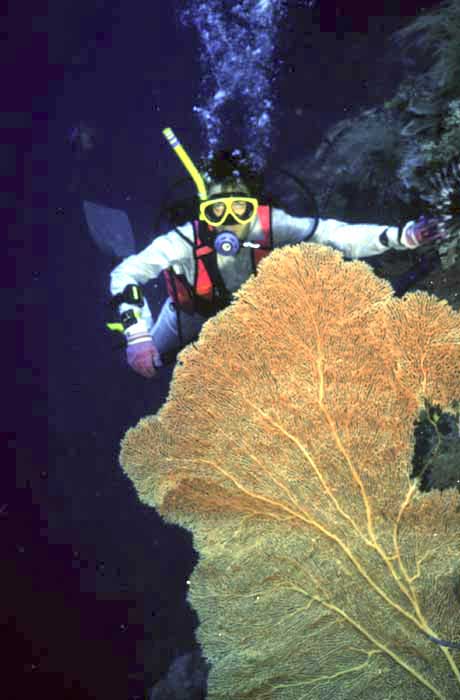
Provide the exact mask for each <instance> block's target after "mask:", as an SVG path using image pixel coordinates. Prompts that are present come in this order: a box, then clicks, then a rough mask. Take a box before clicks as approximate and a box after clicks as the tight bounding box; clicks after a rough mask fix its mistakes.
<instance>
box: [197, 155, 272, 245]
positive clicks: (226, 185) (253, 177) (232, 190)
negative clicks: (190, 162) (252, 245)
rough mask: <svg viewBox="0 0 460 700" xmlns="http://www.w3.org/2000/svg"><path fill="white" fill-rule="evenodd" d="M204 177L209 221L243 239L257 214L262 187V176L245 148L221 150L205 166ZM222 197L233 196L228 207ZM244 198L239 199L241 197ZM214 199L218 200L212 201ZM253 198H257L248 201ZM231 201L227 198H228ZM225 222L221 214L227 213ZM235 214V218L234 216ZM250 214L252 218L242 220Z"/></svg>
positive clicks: (217, 227)
mask: <svg viewBox="0 0 460 700" xmlns="http://www.w3.org/2000/svg"><path fill="white" fill-rule="evenodd" d="M202 174H203V179H204V181H205V182H206V186H207V194H208V201H209V202H210V208H209V209H207V211H208V212H209V214H210V216H209V220H208V223H210V224H211V225H213V226H214V228H215V229H216V231H217V232H218V233H219V232H220V231H223V230H225V231H233V232H234V233H236V235H237V236H238V238H244V237H245V236H246V234H247V232H248V231H249V228H250V226H251V223H252V221H253V220H254V217H255V215H256V213H257V201H256V200H257V197H258V195H259V193H260V191H261V189H262V178H261V175H260V173H258V172H257V171H256V170H255V169H254V168H252V167H251V166H250V165H249V163H248V160H247V158H246V156H245V154H244V152H243V151H241V150H240V149H235V150H233V151H225V150H223V151H218V152H216V153H215V154H214V155H213V157H212V158H211V159H210V160H208V161H206V162H205V164H204V167H203V168H202ZM219 196H220V197H221V198H228V197H232V198H233V200H232V201H230V202H229V204H228V207H227V206H226V205H225V204H224V203H222V202H219ZM239 197H240V198H241V199H238V198H239ZM213 199H215V200H216V203H215V204H212V200H213ZM251 199H253V200H254V201H252V202H251V201H248V200H251ZM227 201H228V200H227ZM225 214H227V215H226V216H225V219H224V220H223V221H222V216H223V215H225ZM235 217H236V218H235ZM248 217H249V221H248V222H246V223H243V222H242V221H238V220H237V219H242V220H243V221H244V220H245V219H246V218H248Z"/></svg>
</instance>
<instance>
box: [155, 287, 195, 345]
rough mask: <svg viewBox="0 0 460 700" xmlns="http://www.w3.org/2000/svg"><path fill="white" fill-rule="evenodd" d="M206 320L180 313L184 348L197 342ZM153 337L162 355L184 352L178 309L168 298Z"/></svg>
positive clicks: (157, 321) (156, 323)
mask: <svg viewBox="0 0 460 700" xmlns="http://www.w3.org/2000/svg"><path fill="white" fill-rule="evenodd" d="M205 321H206V319H205V318H204V317H203V316H200V314H193V315H190V314H186V313H184V312H180V327H181V335H182V341H183V346H185V345H187V344H188V343H190V342H191V341H192V340H195V339H196V338H197V337H198V335H199V333H200V330H201V327H202V325H203V323H204V322H205ZM151 335H152V339H153V342H154V344H155V346H156V347H157V349H158V351H159V352H160V354H161V355H163V354H168V355H169V354H172V353H173V352H174V351H177V352H179V350H182V347H180V342H179V330H178V327H177V314H176V309H175V308H174V305H173V303H172V301H171V299H170V298H169V297H168V298H167V299H166V301H165V302H164V304H163V306H162V308H161V311H160V313H159V315H158V318H157V320H156V322H155V324H154V325H153V328H152V330H151Z"/></svg>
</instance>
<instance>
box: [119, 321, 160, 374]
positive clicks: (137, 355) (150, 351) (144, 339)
mask: <svg viewBox="0 0 460 700" xmlns="http://www.w3.org/2000/svg"><path fill="white" fill-rule="evenodd" d="M136 325H137V324H136ZM132 328H133V327H132V326H131V328H130V330H131V329H132ZM126 341H127V346H126V359H127V361H128V365H129V366H130V367H131V369H133V370H134V371H135V372H137V373H138V374H140V375H142V376H143V377H145V378H146V379H152V378H153V377H154V376H155V375H156V367H161V366H162V362H161V357H160V353H159V351H158V349H157V348H156V346H155V345H154V343H153V340H152V337H151V335H150V334H149V333H148V332H147V331H146V330H139V331H138V332H136V331H134V332H133V331H131V332H130V333H126Z"/></svg>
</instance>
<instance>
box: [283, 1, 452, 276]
mask: <svg viewBox="0 0 460 700" xmlns="http://www.w3.org/2000/svg"><path fill="white" fill-rule="evenodd" d="M459 37H460V3H459V2H458V0H450V1H449V2H445V3H443V4H442V5H441V6H440V7H439V8H436V9H435V10H433V11H430V12H427V13H425V14H423V15H421V16H420V17H418V18H417V19H416V20H414V21H412V22H410V23H409V24H408V25H407V26H406V27H405V28H404V29H403V30H400V31H399V32H397V33H396V34H395V35H394V36H393V38H392V46H391V51H390V52H389V56H388V59H387V60H388V62H390V61H392V60H394V57H395V55H398V56H399V60H400V62H401V64H402V66H403V67H404V68H403V70H404V76H403V79H402V80H401V82H400V83H399V85H398V87H397V89H396V91H395V94H394V95H393V97H392V98H391V99H388V100H386V101H385V102H383V103H382V104H380V105H378V106H376V107H373V108H371V109H364V110H363V111H362V112H361V113H360V114H358V115H357V116H355V117H354V118H348V119H345V120H342V121H340V122H338V123H337V124H335V125H334V126H333V127H332V128H331V129H330V130H329V131H328V132H327V133H326V134H325V136H324V139H323V141H322V143H321V144H320V146H319V147H318V149H317V150H316V152H315V153H314V154H311V155H309V156H308V157H306V158H305V157H303V158H300V159H299V160H298V162H296V163H294V164H293V168H292V169H293V170H294V172H295V173H296V174H298V175H301V177H302V178H303V179H304V180H305V181H306V182H307V184H308V185H309V187H310V189H311V190H312V191H314V192H315V193H317V197H318V203H319V207H320V212H321V215H322V216H323V217H332V218H337V219H342V220H345V221H361V222H362V221H377V220H378V222H388V223H391V222H395V223H397V222H398V223H402V222H405V221H407V220H409V219H412V218H417V217H418V216H420V214H421V213H428V212H429V210H430V208H431V209H432V213H433V215H436V214H437V213H438V208H439V207H437V206H436V202H434V201H433V197H432V195H433V194H434V195H435V197H437V200H438V201H439V202H440V198H439V197H438V194H439V192H438V188H437V187H436V186H433V177H434V176H436V175H439V174H440V173H441V172H442V171H443V170H444V169H445V168H447V167H449V165H450V164H451V163H452V161H453V160H455V159H458V157H459V153H460V108H459V107H460V38H459ZM274 185H275V187H276V186H278V187H279V188H282V187H283V183H282V181H281V180H279V179H275V180H274ZM284 186H285V183H284ZM289 186H290V183H289ZM457 189H458V188H457ZM290 196H291V197H292V195H290V193H289V192H286V194H285V199H286V202H288V203H289V197H290ZM441 199H442V198H441ZM459 247H460V226H457V228H456V231H455V235H453V233H451V236H450V242H449V244H448V245H447V244H441V245H440V246H439V249H440V251H441V253H442V255H441V265H442V268H443V269H444V270H447V269H449V268H451V267H452V266H454V265H455V264H456V262H457V260H458V250H459Z"/></svg>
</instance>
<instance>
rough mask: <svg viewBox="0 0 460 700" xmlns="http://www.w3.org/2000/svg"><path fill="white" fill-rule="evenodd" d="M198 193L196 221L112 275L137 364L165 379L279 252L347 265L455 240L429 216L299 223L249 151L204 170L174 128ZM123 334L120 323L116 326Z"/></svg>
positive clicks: (173, 141)
mask: <svg viewBox="0 0 460 700" xmlns="http://www.w3.org/2000/svg"><path fill="white" fill-rule="evenodd" d="M163 133H164V135H165V137H166V138H167V140H168V142H169V144H170V145H171V146H172V148H174V150H175V152H176V154H177V156H178V157H179V158H180V160H181V161H182V163H183V165H184V166H185V168H186V169H187V171H188V173H189V174H190V176H191V177H192V178H193V180H194V182H195V185H196V187H197V190H198V196H199V204H198V207H197V211H196V214H197V218H196V220H194V221H188V222H187V223H185V224H183V225H181V226H177V227H176V228H175V229H174V230H172V231H170V232H169V233H166V234H164V235H160V236H158V237H157V238H155V239H154V240H153V242H152V243H151V244H150V245H148V246H147V247H146V248H145V249H144V250H142V251H141V252H140V253H138V254H134V255H130V256H128V257H127V258H125V259H124V260H123V261H122V262H121V263H120V264H119V265H117V266H116V267H115V268H114V269H113V270H112V272H111V281H110V292H111V295H112V305H113V307H114V308H116V309H118V313H119V315H120V321H121V324H117V325H118V330H120V331H122V332H123V334H124V336H125V339H126V356H127V362H128V365H129V366H130V367H131V368H132V369H133V370H134V371H135V372H137V373H138V374H140V375H142V376H143V377H145V378H152V377H155V375H156V374H157V369H158V368H159V367H161V366H163V364H164V360H162V358H164V357H167V356H168V354H171V353H172V354H173V355H174V357H175V354H177V352H179V350H180V349H182V348H183V347H184V346H185V345H187V344H188V343H190V342H192V341H193V340H196V338H197V337H198V335H199V333H200V330H201V327H202V325H203V324H204V323H205V321H206V320H207V319H208V318H210V317H211V316H214V315H215V314H216V313H218V312H219V311H220V310H222V309H224V308H225V307H226V306H227V305H228V304H230V303H231V301H232V295H233V293H234V292H235V291H236V290H237V289H239V287H240V286H241V285H242V284H243V283H244V282H245V281H246V280H247V279H248V278H249V277H250V275H251V274H256V272H257V265H258V263H259V262H260V260H261V259H262V258H263V257H264V256H265V255H268V254H269V253H270V251H271V250H273V248H278V247H282V246H285V245H292V244H295V243H300V242H311V243H320V244H322V245H329V246H331V247H333V248H335V249H336V250H339V251H341V252H342V253H343V254H344V256H345V257H346V258H350V259H356V258H364V257H370V256H376V255H380V254H382V253H385V252H386V251H387V250H388V249H390V248H393V249H395V250H407V249H414V248H417V247H419V246H421V245H423V244H425V243H431V242H433V241H434V240H436V239H438V238H444V237H445V231H444V229H443V226H442V224H441V222H440V221H438V219H433V218H430V219H427V218H426V217H420V219H418V220H417V221H409V222H408V223H406V224H405V225H404V226H383V225H377V224H347V223H345V222H343V221H337V220H335V219H319V217H316V219H315V218H310V217H297V216H291V215H290V214H288V213H287V212H285V211H284V210H283V209H280V208H276V207H275V206H271V205H269V204H265V203H263V202H262V201H260V197H261V196H263V193H262V192H261V183H262V179H261V175H260V173H258V172H257V171H255V170H254V169H252V168H251V166H250V165H248V164H247V163H246V162H245V160H244V158H242V154H241V151H233V152H228V151H220V152H218V153H215V154H214V156H213V157H212V158H211V159H210V160H209V161H208V162H207V163H206V164H205V166H206V167H204V168H202V171H203V172H199V170H198V169H197V168H196V167H195V165H194V164H193V162H192V161H191V160H190V158H189V156H188V155H187V153H186V152H185V150H184V148H183V146H182V145H181V143H180V142H179V141H178V139H177V137H176V136H175V135H174V133H173V132H172V130H171V129H165V130H164V131H163ZM161 273H163V274H164V275H165V281H166V287H167V291H168V298H167V299H166V301H165V302H164V304H163V306H162V308H161V311H160V313H159V315H158V318H157V319H156V320H155V321H154V320H153V318H152V314H151V312H150V309H149V306H148V304H147V301H146V300H145V298H144V295H143V292H142V285H145V284H146V283H147V282H148V281H150V280H152V279H155V278H156V277H158V276H159V275H160V274H161ZM112 325H114V324H112Z"/></svg>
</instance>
